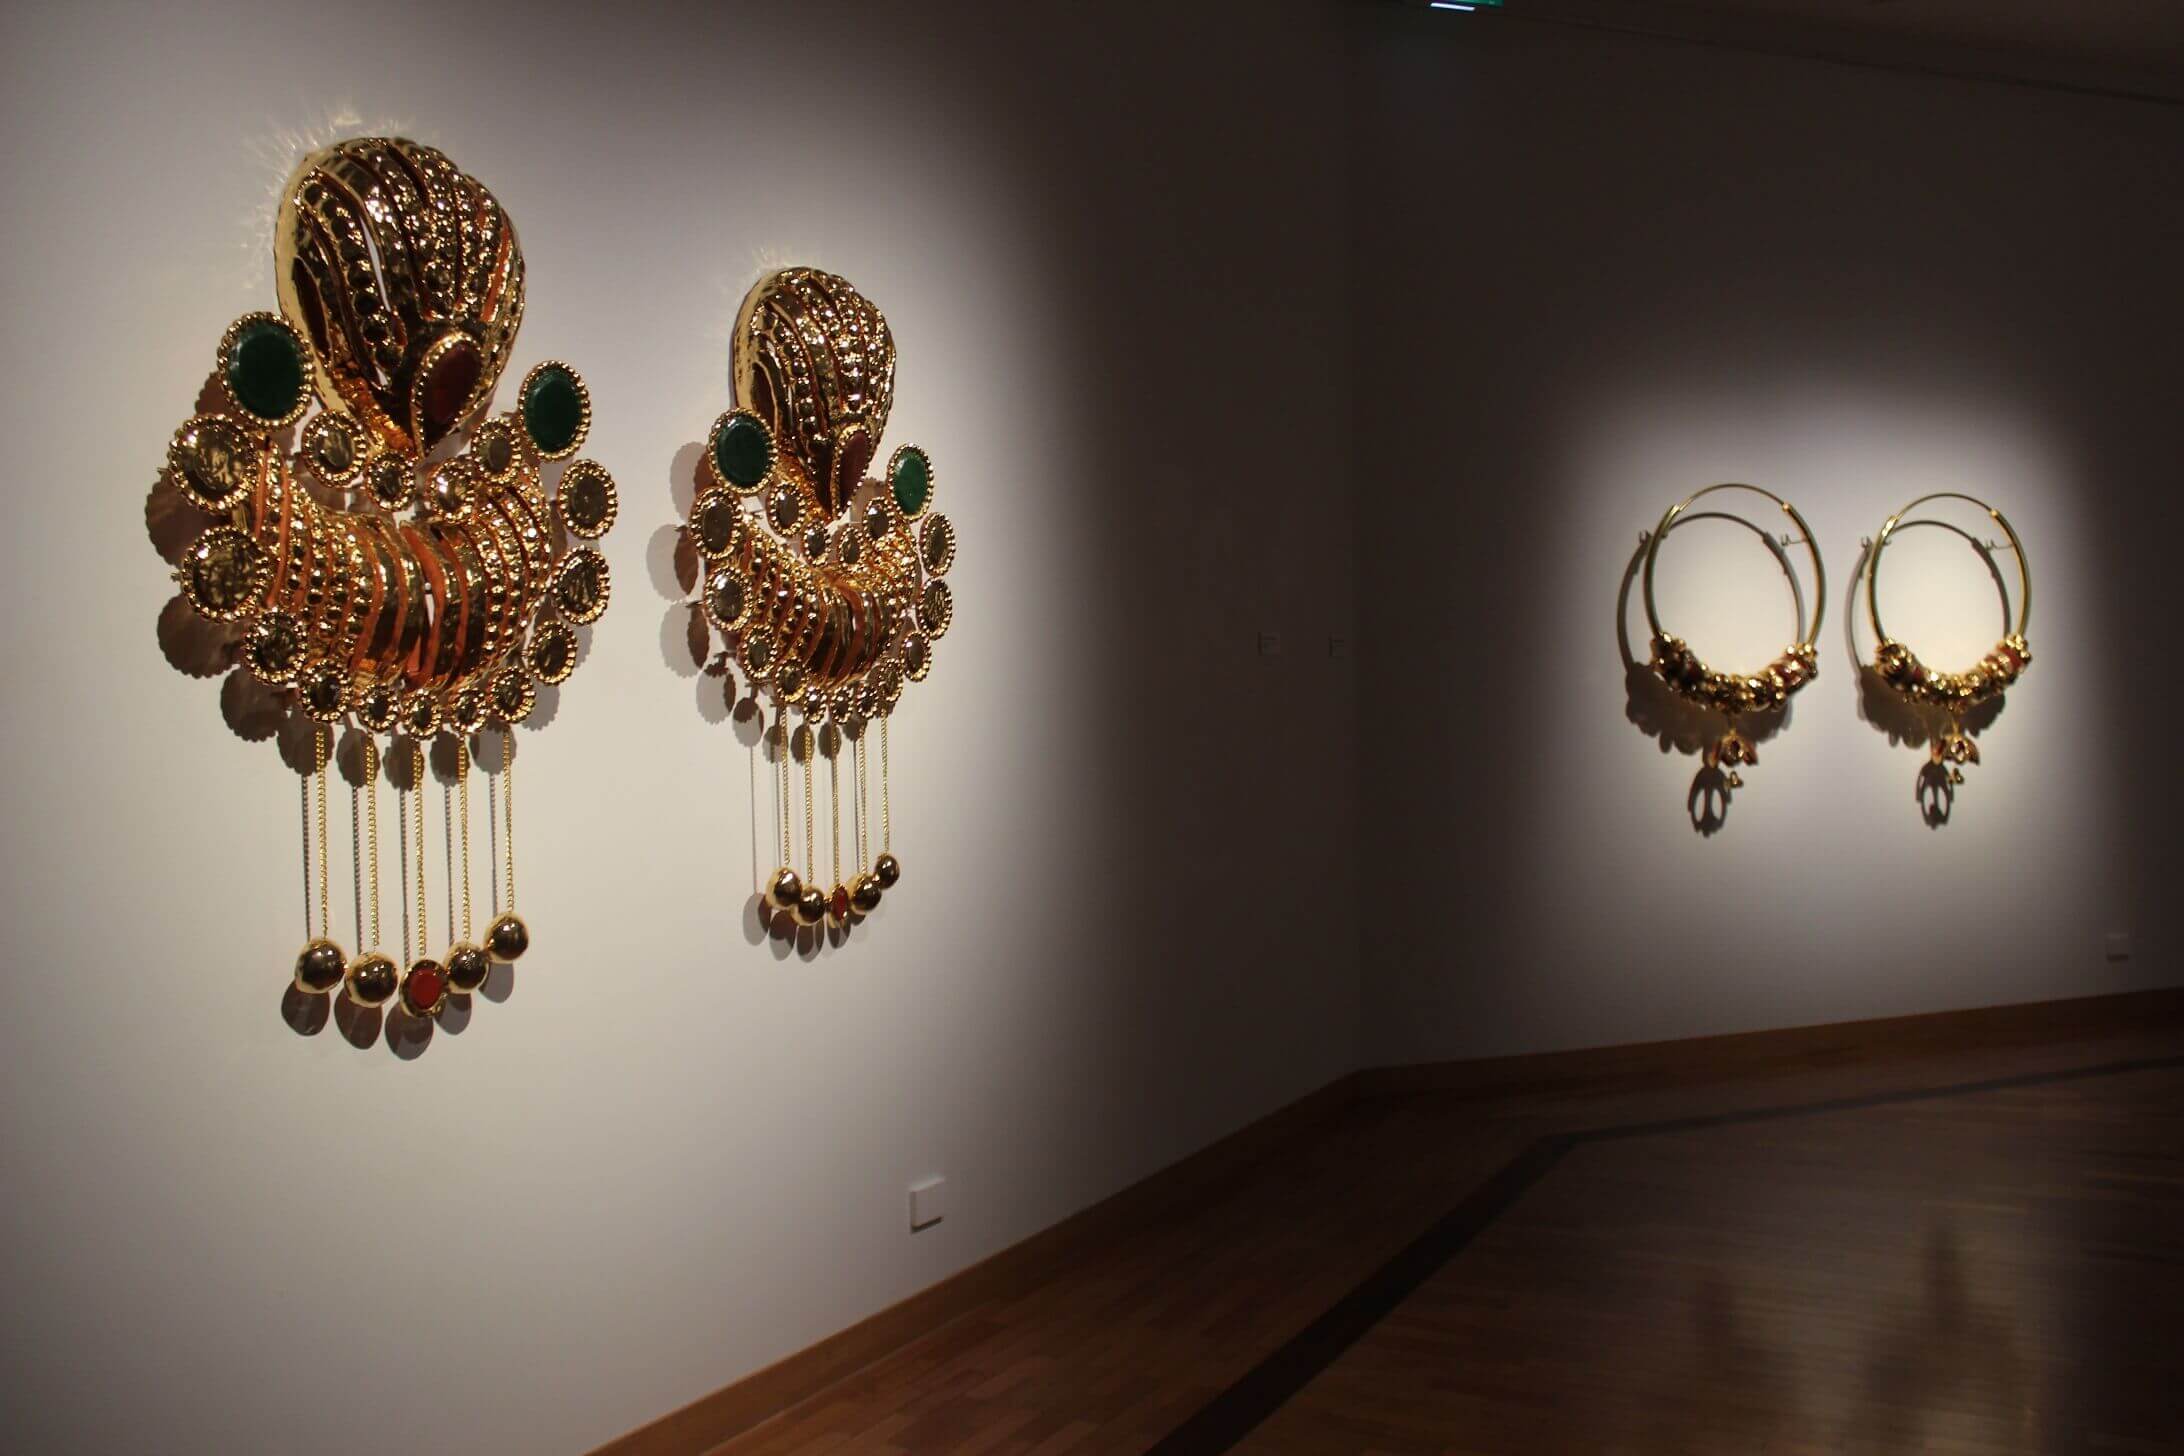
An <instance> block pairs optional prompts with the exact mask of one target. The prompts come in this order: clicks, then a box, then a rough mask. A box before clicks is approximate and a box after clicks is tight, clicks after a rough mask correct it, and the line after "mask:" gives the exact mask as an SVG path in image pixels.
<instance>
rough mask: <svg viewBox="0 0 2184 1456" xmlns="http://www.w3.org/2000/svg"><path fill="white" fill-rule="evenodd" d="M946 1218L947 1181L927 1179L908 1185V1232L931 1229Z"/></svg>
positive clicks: (943, 1179)
mask: <svg viewBox="0 0 2184 1456" xmlns="http://www.w3.org/2000/svg"><path fill="white" fill-rule="evenodd" d="M947 1216H948V1180H947V1179H945V1178H927V1179H926V1180H925V1181H924V1182H922V1183H913V1184H911V1185H910V1231H911V1232H912V1233H915V1232H917V1231H918V1230H919V1229H922V1228H931V1227H932V1226H933V1225H934V1224H936V1223H939V1222H940V1221H941V1220H942V1219H944V1218H946V1217H947Z"/></svg>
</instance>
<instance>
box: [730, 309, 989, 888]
mask: <svg viewBox="0 0 2184 1456" xmlns="http://www.w3.org/2000/svg"><path fill="white" fill-rule="evenodd" d="M733 374H734V382H735V402H734V406H733V407H732V408H730V409H729V410H728V411H727V412H726V413H725V414H723V415H721V416H720V418H719V419H718V420H717V421H716V422H715V423H714V425H713V429H712V433H711V435H710V436H709V437H708V440H707V446H706V451H705V463H704V466H703V471H704V475H705V486H706V488H705V489H703V490H701V491H700V492H699V493H698V496H697V499H696V500H695V501H694V502H692V505H691V511H690V535H691V539H692V540H693V542H694V543H695V544H696V547H697V550H698V553H699V555H700V556H701V558H702V560H703V563H704V568H703V571H702V573H701V576H700V583H699V592H700V601H701V604H702V606H703V608H704V612H705V616H706V619H707V620H708V621H709V622H710V623H711V624H712V626H713V628H714V629H715V630H716V631H718V632H719V633H720V634H721V635H722V637H723V639H724V640H725V641H726V643H727V644H728V646H729V649H730V653H731V656H732V658H733V660H734V661H735V663H736V664H738V665H739V666H740V668H741V670H742V672H743V674H744V676H745V677H746V678H747V679H748V680H749V682H750V684H751V687H752V690H753V692H754V694H760V693H762V694H763V695H764V696H765V697H767V698H770V699H771V701H772V704H773V707H774V714H773V717H774V722H773V726H772V728H771V730H770V737H771V739H772V742H773V744H774V748H775V752H776V753H777V755H778V759H779V764H780V784H779V791H780V799H779V803H780V817H781V822H780V830H781V860H780V865H779V867H778V868H777V869H776V870H775V871H774V872H773V874H772V875H771V876H770V877H769V878H768V880H767V882H766V885H765V888H764V891H763V894H764V897H765V899H766V901H767V903H769V904H771V905H772V906H773V907H774V908H775V909H777V910H779V911H781V912H784V913H786V914H789V915H792V916H794V918H795V920H796V921H797V923H799V924H801V925H805V926H816V925H818V924H819V923H820V922H821V921H823V920H824V921H831V922H832V923H834V924H835V925H836V926H846V925H847V924H849V923H850V922H851V921H852V920H854V919H858V918H861V917H864V916H868V915H870V914H872V913H873V912H874V911H875V910H877V909H878V908H879V906H880V902H881V899H882V897H883V896H884V895H885V894H886V893H887V892H888V891H890V890H892V889H893V888H894V887H895V884H896V882H897V881H898V880H899V879H900V878H901V875H902V865H901V862H900V861H899V860H897V859H896V857H895V854H894V843H893V833H892V828H893V813H892V806H891V803H890V790H889V760H888V724H889V721H890V718H891V716H892V714H893V712H894V709H895V706H896V704H897V703H898V702H899V701H900V699H901V697H902V691H903V685H904V684H905V683H906V682H917V681H921V680H923V679H924V677H925V676H926V675H927V673H929V672H930V671H931V670H932V665H933V644H934V642H935V641H936V640H938V639H939V638H940V636H941V635H942V634H943V633H945V632H946V631H947V630H948V625H949V622H950V620H951V619H952V617H953V615H954V598H953V596H952V593H951V590H950V588H949V585H948V583H947V581H946V580H944V578H945V577H946V575H947V573H948V570H949V568H950V567H951V566H952V565H953V564H954V562H955V550H956V543H955V527H954V526H953V525H952V524H950V522H949V520H948V518H947V517H945V516H942V515H937V514H934V513H933V511H932V503H933V491H934V483H935V482H934V475H933V466H932V461H931V459H930V458H929V457H928V456H927V455H926V453H925V451H924V450H922V449H920V448H919V447H917V446H915V445H902V446H899V447H897V448H896V450H895V451H894V453H893V454H892V455H890V456H889V457H888V460H887V465H886V468H885V471H884V473H883V475H882V476H881V477H878V478H875V477H873V476H869V475H867V474H866V471H867V470H868V469H869V468H870V466H871V465H872V462H873V460H874V459H875V458H876V454H877V451H878V449H879V445H880V438H881V435H882V433H883V432H884V431H885V429H886V427H887V415H888V409H889V406H890V405H891V404H892V402H893V399H894V392H895V342H894V338H893V336H892V335H891V334H890V332H889V330H888V327H887V320H886V319H885V318H884V317H882V316H881V314H880V311H879V310H878V309H877V308H875V307H873V305H872V304H871V303H870V302H869V301H867V300H866V299H865V298H864V296H863V295H861V294H859V293H858V292H857V290H856V289H855V288H853V287H851V286H850V285H849V283H848V282H846V281H845V280H843V279H841V278H837V277H834V276H833V275H831V274H827V273H821V272H818V271H817V270H815V269H810V268H790V269H786V270H783V271H781V272H777V273H773V274H770V275H769V276H767V277H765V278H763V279H761V280H760V281H759V283H758V284H757V285H756V286H755V287H754V288H752V289H751V291H750V293H749V294H748V295H747V296H746V297H745V299H744V301H743V307H742V309H741V310H740V312H739V313H738V315H737V318H736V326H735V338H734V344H733ZM792 712H793V713H794V714H796V715H797V716H798V717H799V718H801V719H802V722H801V723H800V724H798V725H797V726H796V728H795V729H794V731H793V732H792V730H791V727H790V714H791V713H792ZM875 734H876V735H877V737H878V739H879V744H878V749H879V760H880V774H879V778H880V786H879V819H880V822H879V832H878V834H877V835H876V836H875V835H873V834H872V833H871V832H870V828H869V823H868V821H869V817H870V814H871V808H870V804H871V801H870V798H869V797H868V794H867V774H866V767H865V761H866V758H867V755H868V751H869V749H870V747H871V742H870V740H871V739H872V738H873V737H874V736H875ZM845 740H847V742H848V743H849V745H850V748H851V752H852V754H853V756H854V758H855V774H854V778H855V798H854V800H853V806H852V810H851V815H850V817H851V819H852V822H853V825H854V832H855V838H856V856H855V864H854V867H853V868H852V869H851V870H850V871H849V872H848V874H847V877H845V874H844V871H843V870H842V867H841V856H842V829H841V822H842V805H841V781H842V776H841V767H840V762H839V754H840V750H841V747H842V744H843V742H844V741H845ZM798 749H801V752H799V751H797V750H798ZM815 754H816V755H817V756H820V757H824V758H826V759H827V760H828V771H827V785H828V819H829V822H830V824H831V825H832V829H833V833H832V838H831V846H830V848H831V865H832V868H833V884H832V886H831V888H830V887H828V886H827V885H826V884H825V883H823V882H821V881H820V879H819V864H820V860H819V854H818V846H817V843H816V833H817V822H818V821H817V815H816V813H815V811H814V806H813V800H814V792H815V790H814V765H813V758H814V756H815ZM792 759H801V761H802V763H803V799H804V814H803V822H804V855H803V858H802V864H803V869H802V872H801V873H800V872H799V871H798V868H797V865H798V857H797V855H796V852H795V851H796V846H795V842H794V832H793V831H794V826H793V822H792V821H793V817H794V816H793V814H792V812H791V805H792V802H793V798H794V794H793V788H792V785H791V782H790V778H791V774H790V764H791V760H792ZM875 848H876V849H877V854H876V855H875V856H874V857H871V858H867V855H868V854H869V853H871V851H872V850H873V849H875Z"/></svg>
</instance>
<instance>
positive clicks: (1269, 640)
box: [1259, 632, 1282, 657]
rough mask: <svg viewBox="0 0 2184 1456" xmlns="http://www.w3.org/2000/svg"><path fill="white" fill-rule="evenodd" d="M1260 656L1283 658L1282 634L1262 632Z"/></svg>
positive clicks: (1260, 636)
mask: <svg viewBox="0 0 2184 1456" xmlns="http://www.w3.org/2000/svg"><path fill="white" fill-rule="evenodd" d="M1259 655H1260V656H1261V657H1279V656H1281V655H1282V634H1281V633H1279V632H1261V633H1260V634H1259Z"/></svg>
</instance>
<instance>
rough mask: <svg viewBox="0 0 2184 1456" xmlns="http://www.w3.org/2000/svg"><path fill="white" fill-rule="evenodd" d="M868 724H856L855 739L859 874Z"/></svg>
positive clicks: (860, 868) (862, 854)
mask: <svg viewBox="0 0 2184 1456" xmlns="http://www.w3.org/2000/svg"><path fill="white" fill-rule="evenodd" d="M869 726H870V725H869V724H865V723H860V724H858V725H857V741H856V759H857V873H858V874H860V875H861V874H863V873H864V871H865V804H866V802H867V801H866V798H865V770H864V736H865V729H866V728H867V727H869Z"/></svg>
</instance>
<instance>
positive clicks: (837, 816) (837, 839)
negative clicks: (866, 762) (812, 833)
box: [827, 737, 842, 885]
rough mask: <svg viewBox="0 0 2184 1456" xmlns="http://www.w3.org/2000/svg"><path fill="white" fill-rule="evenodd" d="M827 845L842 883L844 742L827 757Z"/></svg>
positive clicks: (836, 876)
mask: <svg viewBox="0 0 2184 1456" xmlns="http://www.w3.org/2000/svg"><path fill="white" fill-rule="evenodd" d="M827 818H828V820H829V821H830V823H829V827H828V829H827V844H828V845H829V846H830V847H831V848H832V849H833V851H834V883H835V884H837V885H839V884H840V883H842V741H841V739H840V738H838V737H837V738H836V739H835V740H834V752H832V753H830V754H828V755H827Z"/></svg>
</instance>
